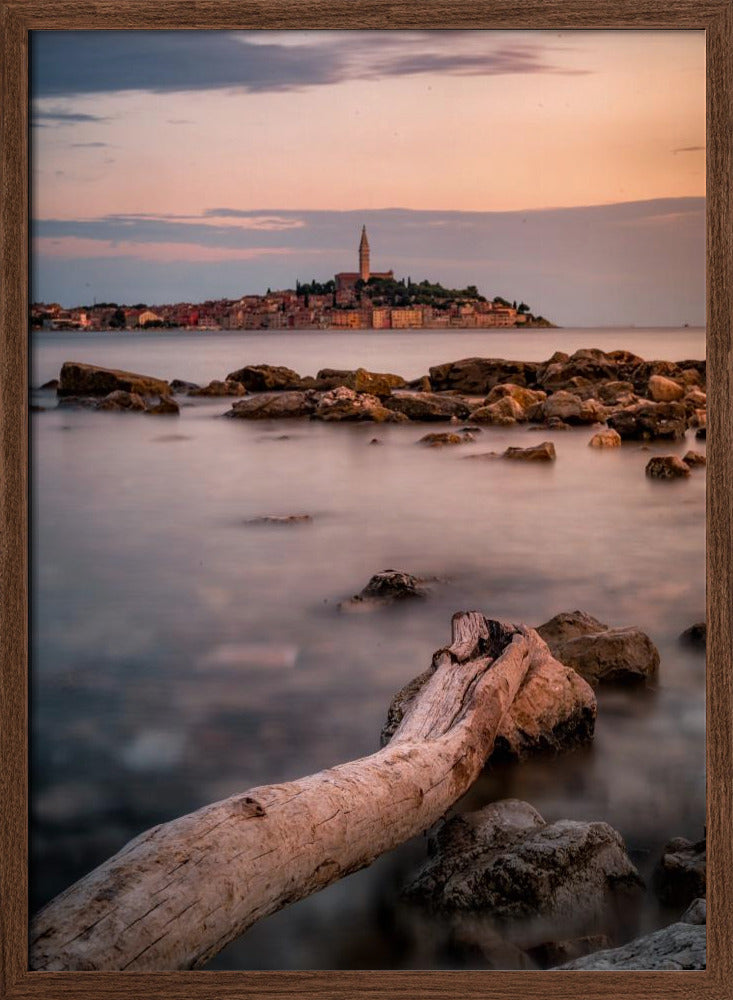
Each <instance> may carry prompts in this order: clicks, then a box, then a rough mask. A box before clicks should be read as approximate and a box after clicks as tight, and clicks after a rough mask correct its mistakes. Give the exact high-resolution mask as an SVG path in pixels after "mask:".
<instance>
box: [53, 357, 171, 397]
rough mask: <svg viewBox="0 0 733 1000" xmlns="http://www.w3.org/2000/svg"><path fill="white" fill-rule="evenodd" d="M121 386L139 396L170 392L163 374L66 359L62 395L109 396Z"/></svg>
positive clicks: (125, 390)
mask: <svg viewBox="0 0 733 1000" xmlns="http://www.w3.org/2000/svg"><path fill="white" fill-rule="evenodd" d="M117 389H121V390H123V391H124V392H132V393H136V394H137V395H138V396H160V395H161V393H162V394H163V395H166V396H167V395H168V394H169V393H170V391H171V389H170V386H169V385H168V383H167V382H166V381H165V379H161V378H153V376H152V375H137V374H136V373H135V372H126V371H121V370H119V369H116V368H99V367H97V366H96V365H84V364H80V363H78V362H76V361H65V362H64V364H63V365H62V366H61V374H60V376H59V385H58V389H57V392H58V394H59V396H108V395H109V394H110V393H111V392H115V391H116V390H117Z"/></svg>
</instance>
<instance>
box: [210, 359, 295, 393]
mask: <svg viewBox="0 0 733 1000" xmlns="http://www.w3.org/2000/svg"><path fill="white" fill-rule="evenodd" d="M226 381H227V382H241V384H242V385H243V386H244V388H245V389H247V390H248V391H249V392H267V391H270V390H274V389H278V390H281V391H284V390H288V389H292V390H294V389H301V388H302V384H301V383H302V380H301V377H300V375H298V373H297V372H294V371H293V369H292V368H285V367H284V366H283V365H245V366H244V368H238V369H237V370H236V371H233V372H230V373H229V374H228V375H227V377H226Z"/></svg>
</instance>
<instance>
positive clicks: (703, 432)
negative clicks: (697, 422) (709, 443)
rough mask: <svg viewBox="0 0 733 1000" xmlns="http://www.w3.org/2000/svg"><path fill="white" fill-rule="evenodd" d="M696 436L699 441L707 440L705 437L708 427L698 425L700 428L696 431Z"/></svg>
mask: <svg viewBox="0 0 733 1000" xmlns="http://www.w3.org/2000/svg"><path fill="white" fill-rule="evenodd" d="M695 437H696V438H697V439H698V441H705V439H706V438H707V428H706V427H698V429H697V430H696V431H695Z"/></svg>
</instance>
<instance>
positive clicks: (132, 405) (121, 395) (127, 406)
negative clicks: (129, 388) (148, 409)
mask: <svg viewBox="0 0 733 1000" xmlns="http://www.w3.org/2000/svg"><path fill="white" fill-rule="evenodd" d="M95 409H96V410H117V411H123V410H140V411H142V410H144V409H145V400H144V399H143V398H142V397H141V396H138V394H137V393H136V392H125V391H124V389H116V390H115V391H114V392H111V393H110V394H109V395H108V396H105V397H104V399H100V400H99V402H98V403H97V405H96V406H95Z"/></svg>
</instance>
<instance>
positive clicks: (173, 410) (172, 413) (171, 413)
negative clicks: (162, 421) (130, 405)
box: [145, 395, 181, 417]
mask: <svg viewBox="0 0 733 1000" xmlns="http://www.w3.org/2000/svg"><path fill="white" fill-rule="evenodd" d="M145 412H146V413H149V414H151V415H152V416H166V417H177V416H178V415H179V414H180V412H181V408H180V406H179V405H178V403H177V402H176V401H175V399H173V397H172V396H166V395H161V397H160V401H159V402H158V403H155V404H154V405H152V406H148V407H147V409H146V410H145Z"/></svg>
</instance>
